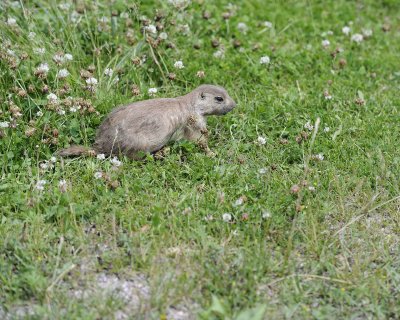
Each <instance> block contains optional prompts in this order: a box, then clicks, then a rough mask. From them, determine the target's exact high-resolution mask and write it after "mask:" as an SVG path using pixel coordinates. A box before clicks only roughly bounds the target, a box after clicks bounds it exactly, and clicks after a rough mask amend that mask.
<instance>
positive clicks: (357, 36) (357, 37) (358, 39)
mask: <svg viewBox="0 0 400 320" xmlns="http://www.w3.org/2000/svg"><path fill="white" fill-rule="evenodd" d="M363 40H364V37H363V35H362V34H359V33H355V34H353V35H352V36H351V41H354V42H356V43H361V42H362V41H363Z"/></svg>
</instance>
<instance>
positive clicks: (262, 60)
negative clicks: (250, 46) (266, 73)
mask: <svg viewBox="0 0 400 320" xmlns="http://www.w3.org/2000/svg"><path fill="white" fill-rule="evenodd" d="M270 62H271V59H270V58H269V57H268V56H263V57H261V58H260V64H269V63H270Z"/></svg>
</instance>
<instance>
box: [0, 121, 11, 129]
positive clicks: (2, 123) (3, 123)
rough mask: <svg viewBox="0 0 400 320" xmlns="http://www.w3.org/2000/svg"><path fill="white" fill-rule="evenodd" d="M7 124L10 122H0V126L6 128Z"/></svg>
mask: <svg viewBox="0 0 400 320" xmlns="http://www.w3.org/2000/svg"><path fill="white" fill-rule="evenodd" d="M9 126H10V123H9V122H8V121H2V122H0V128H8V127H9Z"/></svg>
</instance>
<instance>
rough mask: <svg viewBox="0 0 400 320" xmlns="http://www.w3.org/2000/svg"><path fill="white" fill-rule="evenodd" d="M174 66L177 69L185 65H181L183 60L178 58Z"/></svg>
mask: <svg viewBox="0 0 400 320" xmlns="http://www.w3.org/2000/svg"><path fill="white" fill-rule="evenodd" d="M174 67H175V68H177V69H183V68H184V67H185V66H184V65H183V62H182V61H180V60H179V61H176V62H175V63H174Z"/></svg>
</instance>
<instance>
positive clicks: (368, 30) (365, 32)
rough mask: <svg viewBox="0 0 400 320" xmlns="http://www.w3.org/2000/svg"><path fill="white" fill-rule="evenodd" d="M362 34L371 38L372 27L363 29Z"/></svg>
mask: <svg viewBox="0 0 400 320" xmlns="http://www.w3.org/2000/svg"><path fill="white" fill-rule="evenodd" d="M362 34H363V36H364V37H365V38H369V37H371V36H372V30H371V29H363V30H362Z"/></svg>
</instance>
